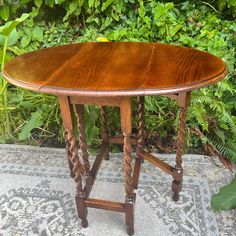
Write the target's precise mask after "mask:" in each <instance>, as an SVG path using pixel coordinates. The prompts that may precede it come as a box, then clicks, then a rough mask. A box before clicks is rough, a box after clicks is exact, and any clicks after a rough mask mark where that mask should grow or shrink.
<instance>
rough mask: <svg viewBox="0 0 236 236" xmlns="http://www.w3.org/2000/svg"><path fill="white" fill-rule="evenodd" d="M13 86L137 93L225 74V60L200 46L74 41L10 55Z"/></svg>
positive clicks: (7, 69) (180, 88)
mask: <svg viewBox="0 0 236 236" xmlns="http://www.w3.org/2000/svg"><path fill="white" fill-rule="evenodd" d="M3 75H4V77H5V78H6V79H7V80H8V81H9V82H10V83H12V84H15V85H17V86H20V87H23V88H27V89H31V90H35V91H39V92H43V93H50V94H57V95H59V94H63V95H68V96H74V95H76V96H80V95H81V96H138V95H159V94H168V93H178V92H184V91H191V90H194V89H198V88H201V87H205V86H207V85H211V84H214V83H216V82H217V81H219V80H221V79H223V78H224V76H225V75H226V66H225V64H224V62H223V61H222V60H221V59H219V58H217V57H216V56H214V55H211V54H209V53H207V52H202V51H199V50H195V49H191V48H186V47H179V46H174V45H166V44H159V43H141V42H137V43H136V42H106V43H96V42H89V43H77V44H71V45H65V46H57V47H51V48H46V49H40V50H38V51H36V52H30V53H26V54H23V55H21V56H18V57H15V58H14V59H12V60H10V61H9V62H8V63H7V64H6V65H5V66H4V70H3Z"/></svg>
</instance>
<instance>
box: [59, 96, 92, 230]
mask: <svg viewBox="0 0 236 236" xmlns="http://www.w3.org/2000/svg"><path fill="white" fill-rule="evenodd" d="M59 102H60V108H61V115H62V120H63V126H64V129H65V132H66V142H67V149H68V158H69V161H70V163H71V166H73V169H72V170H73V173H74V181H75V183H76V195H75V199H76V204H77V210H78V215H79V218H80V219H81V223H82V227H87V226H88V221H87V208H86V207H85V204H84V200H85V195H86V194H85V191H84V189H83V184H82V177H83V176H84V174H85V166H84V165H82V164H81V162H80V160H79V157H78V149H77V144H76V138H75V135H74V122H73V108H72V105H71V104H70V101H69V98H68V97H66V96H60V97H59Z"/></svg>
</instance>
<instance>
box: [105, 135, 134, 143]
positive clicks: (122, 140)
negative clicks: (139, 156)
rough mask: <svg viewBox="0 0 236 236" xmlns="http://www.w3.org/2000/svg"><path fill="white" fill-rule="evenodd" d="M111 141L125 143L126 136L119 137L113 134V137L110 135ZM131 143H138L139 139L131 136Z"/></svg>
mask: <svg viewBox="0 0 236 236" xmlns="http://www.w3.org/2000/svg"><path fill="white" fill-rule="evenodd" d="M109 143H114V144H122V145H123V144H124V138H123V137H119V136H113V137H109ZM130 143H131V144H132V145H137V140H136V139H134V138H130Z"/></svg>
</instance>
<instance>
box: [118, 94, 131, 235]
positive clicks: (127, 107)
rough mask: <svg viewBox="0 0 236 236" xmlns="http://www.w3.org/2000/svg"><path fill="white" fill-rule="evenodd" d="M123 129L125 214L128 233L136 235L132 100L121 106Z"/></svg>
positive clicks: (124, 101) (123, 102)
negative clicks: (132, 152)
mask: <svg viewBox="0 0 236 236" xmlns="http://www.w3.org/2000/svg"><path fill="white" fill-rule="evenodd" d="M120 113H121V114H120V115H121V129H122V133H123V136H124V147H123V150H124V176H125V209H126V211H125V214H126V225H127V233H128V234H129V235H133V234H134V188H133V178H132V157H131V143H130V138H131V137H130V136H131V129H132V127H131V99H130V98H123V99H122V101H121V105H120Z"/></svg>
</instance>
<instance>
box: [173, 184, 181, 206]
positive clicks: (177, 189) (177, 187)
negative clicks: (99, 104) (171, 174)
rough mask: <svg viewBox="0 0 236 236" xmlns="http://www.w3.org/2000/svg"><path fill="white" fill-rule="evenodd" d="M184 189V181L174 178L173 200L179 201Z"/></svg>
mask: <svg viewBox="0 0 236 236" xmlns="http://www.w3.org/2000/svg"><path fill="white" fill-rule="evenodd" d="M181 189H182V183H180V182H179V181H176V180H174V181H173V182H172V190H173V192H174V193H173V196H172V200H173V201H175V202H177V201H179V192H180V191H181Z"/></svg>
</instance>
